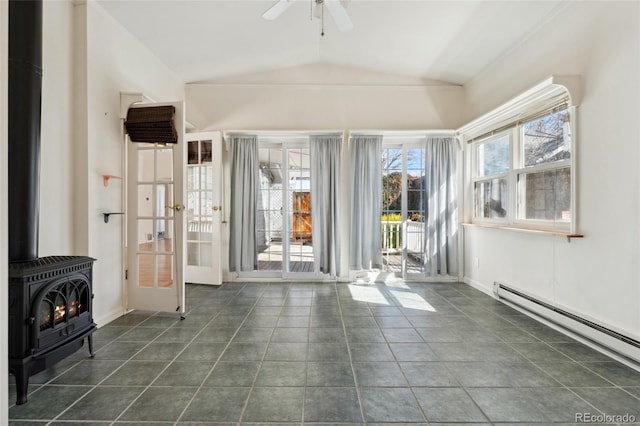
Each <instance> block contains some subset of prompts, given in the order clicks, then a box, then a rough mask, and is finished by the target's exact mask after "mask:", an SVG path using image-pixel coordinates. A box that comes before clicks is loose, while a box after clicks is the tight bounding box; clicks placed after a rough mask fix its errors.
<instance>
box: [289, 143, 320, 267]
mask: <svg viewBox="0 0 640 426" xmlns="http://www.w3.org/2000/svg"><path fill="white" fill-rule="evenodd" d="M287 163H288V164H287V166H288V168H289V170H288V172H289V183H288V190H287V207H289V209H290V211H289V214H288V216H289V227H290V229H289V231H288V233H287V234H288V242H289V269H288V272H313V271H314V266H313V244H312V243H313V242H312V236H311V221H312V218H311V197H312V194H311V185H310V177H311V175H310V169H309V149H308V148H296V149H289V150H288V151H287Z"/></svg>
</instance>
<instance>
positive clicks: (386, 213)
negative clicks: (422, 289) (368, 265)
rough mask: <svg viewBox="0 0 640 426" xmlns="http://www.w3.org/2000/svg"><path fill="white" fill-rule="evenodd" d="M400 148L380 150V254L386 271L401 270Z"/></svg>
mask: <svg viewBox="0 0 640 426" xmlns="http://www.w3.org/2000/svg"><path fill="white" fill-rule="evenodd" d="M402 161H403V160H402V149H401V148H383V150H382V217H381V221H382V255H383V263H384V268H385V270H387V271H393V272H401V271H402V198H403V197H402Z"/></svg>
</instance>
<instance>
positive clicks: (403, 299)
mask: <svg viewBox="0 0 640 426" xmlns="http://www.w3.org/2000/svg"><path fill="white" fill-rule="evenodd" d="M389 292H390V293H391V294H392V295H393V297H395V298H396V300H397V301H398V302H400V304H401V305H402V307H404V308H407V309H416V310H420V311H429V312H436V308H434V307H433V306H432V305H431V304H430V303H429V302H427V301H426V300H425V299H424V298H423V297H422V296H420V295H419V294H415V293H411V292H406V291H396V290H389Z"/></svg>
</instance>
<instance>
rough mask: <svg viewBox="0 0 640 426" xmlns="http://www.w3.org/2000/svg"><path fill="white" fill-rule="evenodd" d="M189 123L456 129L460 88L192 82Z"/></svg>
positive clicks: (228, 127) (229, 126) (226, 127)
mask: <svg viewBox="0 0 640 426" xmlns="http://www.w3.org/2000/svg"><path fill="white" fill-rule="evenodd" d="M186 92H187V104H188V105H189V110H188V111H187V119H188V120H189V121H190V122H192V123H193V124H194V125H195V126H196V127H197V128H198V129H200V130H232V129H235V130H245V129H258V130H322V129H327V130H336V129H343V130H348V129H381V130H416V129H451V128H453V125H454V124H458V123H460V120H461V117H462V116H461V114H460V111H461V108H460V106H461V101H462V94H463V90H462V88H461V87H458V86H424V85H423V86H415V85H355V84H354V85H348V84H347V85H338V84H330V85H324V84H318V85H316V84H301V85H288V84H260V85H254V84H220V85H206V84H189V85H187V89H186Z"/></svg>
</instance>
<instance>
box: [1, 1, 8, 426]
mask: <svg viewBox="0 0 640 426" xmlns="http://www.w3.org/2000/svg"><path fill="white" fill-rule="evenodd" d="M8 4H9V2H6V1H0V170H7V132H8V129H7V125H8V124H7V120H8V117H7V104H8V100H7V97H8V87H9V86H8V83H9V82H8V68H7V67H8V59H9V49H8V47H9V46H8V42H9V31H8V27H9V13H8V12H9V10H8V9H9V8H8ZM7 198H8V196H7V176H6V173H2V174H0V201H1V202H0V277H3V279H2V280H0V303H1V304H2V306H8V305H9V283H8V282H7V281H6V277H7V276H8V275H9V270H8V265H9V254H8V245H7V241H8V240H9V230H8V229H7V220H8V218H7V215H8V212H7V204H8V203H7ZM8 341H9V310H8V309H5V310H3V314H2V316H1V317H0V342H8ZM8 401H9V348H8V345H0V423H2V424H5V422H7V419H8V418H9V405H8Z"/></svg>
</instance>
